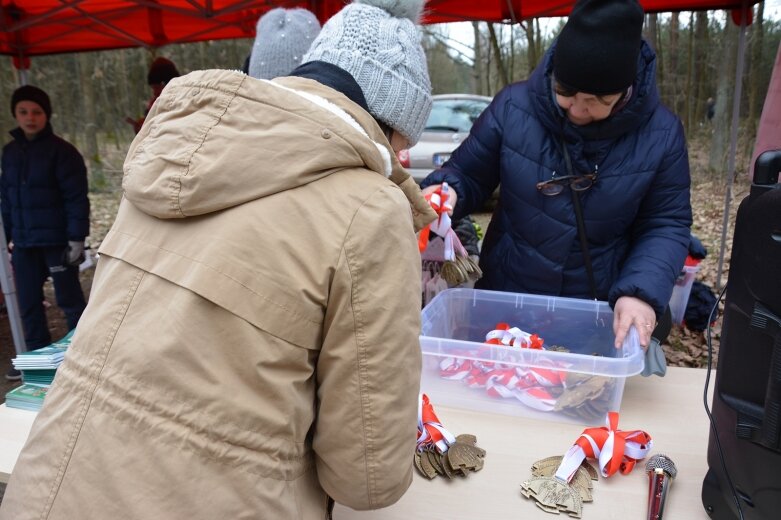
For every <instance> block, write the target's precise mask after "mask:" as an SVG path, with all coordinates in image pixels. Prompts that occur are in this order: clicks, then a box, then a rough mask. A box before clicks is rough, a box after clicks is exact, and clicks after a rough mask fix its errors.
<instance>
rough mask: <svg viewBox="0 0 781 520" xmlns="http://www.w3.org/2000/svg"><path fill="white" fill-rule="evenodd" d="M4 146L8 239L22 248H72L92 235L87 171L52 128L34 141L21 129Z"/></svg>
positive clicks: (2, 191)
mask: <svg viewBox="0 0 781 520" xmlns="http://www.w3.org/2000/svg"><path fill="white" fill-rule="evenodd" d="M11 135H12V136H13V138H14V140H13V141H11V142H10V143H8V144H7V145H5V147H4V148H3V158H2V176H0V196H1V197H2V198H1V199H0V201H1V202H2V209H3V226H4V229H5V238H6V240H8V241H11V240H13V242H14V246H18V247H41V246H63V247H64V246H66V245H67V244H68V241H69V240H72V241H79V242H80V241H83V240H84V238H85V237H86V236H87V235H88V234H89V208H90V204H89V198H88V197H87V169H86V168H85V166H84V159H83V158H82V156H81V154H80V153H79V152H78V150H76V148H75V147H74V146H73V145H71V144H70V143H68V142H67V141H65V140H64V139H61V138H60V137H58V136H56V135H54V132H53V131H52V128H51V125H49V124H47V125H46V128H44V129H43V130H42V131H41V133H40V134H38V135H37V136H36V137H35V139H33V140H32V141H28V140H27V138H26V137H25V136H24V133H23V132H22V130H21V129H20V128H15V129H14V130H12V131H11Z"/></svg>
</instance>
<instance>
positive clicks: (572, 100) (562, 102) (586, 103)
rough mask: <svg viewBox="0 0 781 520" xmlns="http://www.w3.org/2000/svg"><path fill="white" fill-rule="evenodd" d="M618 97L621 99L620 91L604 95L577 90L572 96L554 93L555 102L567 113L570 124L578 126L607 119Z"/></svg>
mask: <svg viewBox="0 0 781 520" xmlns="http://www.w3.org/2000/svg"><path fill="white" fill-rule="evenodd" d="M619 99H621V94H620V93H619V94H608V95H605V96H595V95H594V94H586V93H584V92H577V93H576V94H574V95H572V96H565V95H563V94H559V93H556V102H557V103H558V104H559V106H560V107H561V109H562V110H564V111H565V112H566V113H567V118H568V119H569V120H570V121H572V124H575V125H578V126H583V125H587V124H589V123H593V122H594V121H601V120H603V119H607V117H608V116H609V115H610V113H611V112H612V110H613V107H614V106H616V103H618V100H619Z"/></svg>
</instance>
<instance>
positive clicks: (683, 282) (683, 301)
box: [670, 265, 700, 325]
mask: <svg viewBox="0 0 781 520" xmlns="http://www.w3.org/2000/svg"><path fill="white" fill-rule="evenodd" d="M699 270H700V266H699V265H685V266H683V270H682V271H681V274H680V275H679V276H678V279H677V280H676V281H675V286H674V287H673V294H672V296H671V297H670V314H671V315H672V320H673V323H675V324H676V325H680V324H682V323H683V317H684V315H685V314H686V305H687V304H688V303H689V295H690V294H691V292H692V285H693V284H694V279H695V278H696V277H697V271H699Z"/></svg>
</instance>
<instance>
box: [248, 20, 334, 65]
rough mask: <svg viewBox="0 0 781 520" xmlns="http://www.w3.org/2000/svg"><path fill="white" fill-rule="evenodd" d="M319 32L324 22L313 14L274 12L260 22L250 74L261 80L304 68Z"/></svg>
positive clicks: (250, 62)
mask: <svg viewBox="0 0 781 520" xmlns="http://www.w3.org/2000/svg"><path fill="white" fill-rule="evenodd" d="M319 32H320V22H319V21H318V20H317V17H316V16H315V15H314V14H313V13H312V12H311V11H308V10H306V9H301V8H295V9H284V8H281V7H279V8H276V9H272V10H271V11H269V12H267V13H266V14H264V15H263V16H261V17H260V19H258V25H257V28H256V34H255V43H254V44H253V45H252V52H251V54H250V57H249V67H248V71H247V73H248V74H249V75H250V76H252V77H253V78H257V79H274V78H276V77H279V76H287V75H288V74H290V72H291V71H292V70H293V69H295V68H296V67H298V66H299V65H301V60H302V59H303V57H304V54H306V51H307V50H309V46H310V45H311V44H312V41H314V39H315V37H316V36H317V35H318V33H319Z"/></svg>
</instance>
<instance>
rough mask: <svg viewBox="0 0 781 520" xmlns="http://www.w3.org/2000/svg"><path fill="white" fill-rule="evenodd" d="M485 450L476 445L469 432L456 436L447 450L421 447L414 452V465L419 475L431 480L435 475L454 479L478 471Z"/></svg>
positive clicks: (473, 437)
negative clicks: (440, 451)
mask: <svg viewBox="0 0 781 520" xmlns="http://www.w3.org/2000/svg"><path fill="white" fill-rule="evenodd" d="M483 457H485V450H484V449H482V448H478V447H477V437H475V436H474V435H469V434H462V435H457V436H456V441H455V442H454V443H453V444H450V445H449V446H448V448H447V451H445V452H444V453H439V451H437V450H436V449H423V450H421V451H416V452H415V467H416V468H417V469H418V471H419V472H420V474H421V475H423V476H424V477H426V478H427V479H429V480H431V479H433V478H435V477H436V476H437V475H440V476H443V477H447V478H449V479H454V478H456V476H460V477H466V476H467V475H468V474H469V472H470V471H480V470H481V469H483V463H484V462H485V460H484V458H483Z"/></svg>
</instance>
